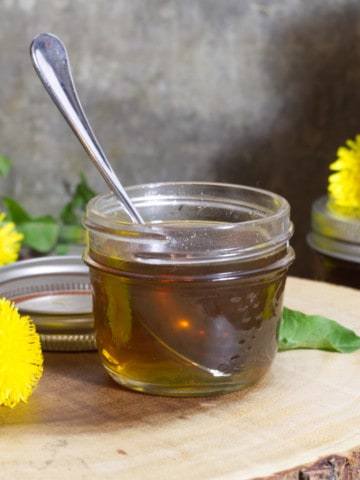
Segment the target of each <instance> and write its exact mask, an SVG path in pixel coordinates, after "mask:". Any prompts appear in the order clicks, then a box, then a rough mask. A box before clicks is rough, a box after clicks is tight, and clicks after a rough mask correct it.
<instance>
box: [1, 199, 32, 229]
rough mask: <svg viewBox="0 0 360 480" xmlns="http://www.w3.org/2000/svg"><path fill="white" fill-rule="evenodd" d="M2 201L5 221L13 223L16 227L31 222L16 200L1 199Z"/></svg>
mask: <svg viewBox="0 0 360 480" xmlns="http://www.w3.org/2000/svg"><path fill="white" fill-rule="evenodd" d="M2 200H3V203H4V206H5V208H6V211H7V215H6V217H7V220H9V221H10V222H14V223H15V224H16V225H17V224H19V223H22V222H27V221H29V220H31V217H30V215H29V214H28V213H27V212H26V211H25V210H24V209H23V208H22V207H21V205H20V204H19V203H18V202H17V201H16V200H13V199H12V198H9V197H2Z"/></svg>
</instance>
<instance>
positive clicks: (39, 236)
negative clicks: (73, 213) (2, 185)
mask: <svg viewBox="0 0 360 480" xmlns="http://www.w3.org/2000/svg"><path fill="white" fill-rule="evenodd" d="M3 203H4V206H5V208H6V211H7V215H6V219H7V220H9V221H11V222H14V223H15V225H16V230H17V231H18V232H20V233H22V234H23V235H24V239H23V241H22V244H23V245H26V246H28V247H30V248H32V249H33V250H35V251H36V252H39V253H48V252H50V251H51V250H52V249H53V248H54V246H55V244H56V242H57V238H58V235H59V229H60V226H59V224H58V222H57V221H56V220H55V219H54V218H53V217H52V216H50V215H44V216H41V217H31V216H30V215H29V214H28V213H27V212H26V211H25V210H24V209H23V208H22V207H21V205H19V203H18V202H16V201H15V200H13V199H12V198H8V197H3Z"/></svg>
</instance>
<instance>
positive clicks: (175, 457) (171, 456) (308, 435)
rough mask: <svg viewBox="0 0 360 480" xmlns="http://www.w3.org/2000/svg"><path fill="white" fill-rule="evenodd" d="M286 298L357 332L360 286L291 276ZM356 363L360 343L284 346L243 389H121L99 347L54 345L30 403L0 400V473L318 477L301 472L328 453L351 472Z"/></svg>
mask: <svg viewBox="0 0 360 480" xmlns="http://www.w3.org/2000/svg"><path fill="white" fill-rule="evenodd" d="M285 304H286V305H287V306H288V307H290V308H296V309H299V310H302V311H305V312H307V313H319V314H323V315H327V316H329V317H331V318H334V319H336V320H337V321H339V322H341V323H342V324H344V325H347V326H348V327H351V328H353V329H355V330H356V331H357V332H358V333H360V292H359V291H357V290H352V289H348V288H344V287H337V286H333V285H329V284H323V283H318V282H312V281H309V280H302V279H297V278H291V277H290V278H289V279H288V283H287V287H286V297H285ZM359 373H360V351H359V352H355V353H352V354H346V355H345V354H335V353H326V352H319V351H294V352H283V353H279V354H278V355H277V357H276V360H275V362H274V365H273V367H272V369H271V371H270V373H269V374H268V375H267V376H266V378H264V379H263V380H262V381H261V382H260V383H259V384H257V385H256V386H255V387H252V388H249V389H247V390H245V391H242V392H238V393H232V394H228V395H224V396H219V397H207V398H188V399H186V398H185V399H178V398H160V397H153V396H149V395H143V394H139V393H133V392H130V391H127V390H125V389H122V388H120V387H119V386H118V385H116V384H115V383H114V382H113V381H112V380H111V379H110V378H109V377H108V376H107V374H106V373H105V371H104V370H103V368H102V366H101V365H100V364H99V360H98V358H97V354H96V353H77V354H74V353H71V354H56V353H52V354H51V353H47V354H46V355H45V371H44V375H43V378H42V380H41V382H40V384H39V387H38V388H37V390H36V391H35V392H34V394H33V396H32V397H31V398H30V400H29V402H28V404H21V405H18V406H17V407H16V408H15V409H13V410H10V409H8V408H6V407H0V472H1V473H0V477H1V479H2V480H3V479H4V480H7V479H11V480H13V479H17V478H19V479H20V478H21V479H24V478H26V479H37V480H41V479H46V480H48V479H52V480H56V479H63V478H64V476H66V475H67V476H68V478H71V479H100V478H101V479H103V478H106V479H126V480H129V479H130V480H132V479H139V480H140V479H141V480H147V479H157V480H158V479H169V480H176V479H181V480H183V479H186V480H191V479H196V480H201V479H221V480H225V479H226V480H229V479H236V480H242V479H246V480H247V479H251V478H265V477H268V476H270V475H272V474H275V473H276V472H281V471H285V470H289V469H290V470H291V471H290V472H288V473H281V474H279V475H276V476H275V477H274V478H277V479H280V478H287V479H290V478H291V479H295V478H296V479H298V478H304V479H310V478H311V480H312V479H313V478H314V479H315V478H320V477H316V476H303V477H301V476H299V471H300V470H301V469H302V471H303V472H305V471H306V468H307V469H309V468H312V469H313V472H314V471H315V470H314V469H316V468H324V465H325V467H326V468H330V467H331V458H332V459H333V464H334V465H335V463H336V461H338V464H337V466H336V468H338V470H339V471H340V470H341V469H342V471H343V472H344V471H345V470H346V469H347V471H349V468H350V467H351V468H352V467H353V466H354V465H355V463H356V461H358V460H359V459H360V454H359V453H358V452H360V374H359ZM335 454H337V455H338V457H335V456H334V455H335ZM329 458H330V460H329ZM321 459H326V460H321ZM356 459H357V460H356ZM352 461H353V462H354V463H353V464H352V465H349V464H348V463H349V462H350V463H351V462H352ZM316 462H318V463H317V464H316ZM321 462H323V463H321ZM324 462H325V463H324ZM329 462H330V463H329ZM341 462H342V463H341ZM305 464H308V466H307V467H301V468H300V467H299V466H301V465H305ZM340 464H342V466H341V465H340ZM311 465H312V466H311ZM321 465H322V467H321ZM331 468H333V469H334V471H335V467H331ZM354 468H355V467H354ZM308 471H310V470H308ZM295 475H297V476H295ZM304 475H305V474H304ZM339 475H342V473H340V474H339ZM359 477H360V475H359ZM359 477H355V476H354V477H349V478H353V479H355V478H359ZM321 478H334V479H336V478H348V477H342V476H335V475H333V476H331V477H330V476H328V477H321Z"/></svg>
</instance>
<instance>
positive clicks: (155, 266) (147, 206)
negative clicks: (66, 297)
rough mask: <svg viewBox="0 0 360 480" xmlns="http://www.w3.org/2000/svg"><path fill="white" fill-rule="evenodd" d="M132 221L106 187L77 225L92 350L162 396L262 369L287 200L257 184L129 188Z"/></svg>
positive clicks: (289, 254) (282, 265) (117, 373)
mask: <svg viewBox="0 0 360 480" xmlns="http://www.w3.org/2000/svg"><path fill="white" fill-rule="evenodd" d="M127 192H128V194H129V196H130V198H131V199H132V202H133V203H134V205H135V207H136V208H137V209H138V211H139V212H140V214H141V216H142V217H143V219H144V220H145V223H144V224H141V225H140V224H133V223H130V220H129V218H128V216H127V214H126V213H125V212H124V210H123V209H122V207H121V205H120V204H119V201H118V200H117V199H116V198H115V197H114V196H113V195H112V194H102V195H99V196H97V197H95V198H94V199H92V200H91V201H90V202H89V204H88V207H87V213H86V217H85V220H84V224H85V226H86V228H87V230H88V248H87V252H86V253H85V254H84V261H85V263H86V264H87V265H88V266H89V270H90V281H91V284H92V289H93V302H94V322H95V333H96V341H97V348H98V351H99V354H100V357H101V360H102V362H103V364H104V366H105V368H106V370H107V371H108V372H109V373H110V375H111V376H112V377H113V378H114V379H115V380H116V381H117V382H118V383H120V384H121V385H123V386H125V387H128V388H130V389H134V390H138V391H142V392H147V393H151V394H158V395H176V396H195V395H211V394H219V393H225V392H230V391H233V390H238V389H241V388H243V387H245V386H248V385H250V384H252V383H254V382H256V381H257V380H258V379H259V378H260V377H262V376H263V375H264V374H265V372H266V371H267V370H268V369H269V367H270V365H271V363H272V361H273V359H274V356H275V354H276V351H277V327H278V322H279V319H280V315H281V310H282V299H283V292H284V285H285V279H286V275H287V270H288V267H289V265H290V264H291V263H292V261H293V259H294V253H293V250H292V248H291V247H290V246H289V238H290V237H291V235H292V231H293V229H292V224H291V222H290V218H289V210H290V209H289V205H288V203H287V201H286V200H285V199H283V198H282V197H280V196H278V195H276V194H274V193H271V192H267V191H263V190H259V189H255V188H249V187H244V186H236V185H228V184H216V183H193V182H189V183H158V184H149V185H140V186H135V187H131V188H128V189H127Z"/></svg>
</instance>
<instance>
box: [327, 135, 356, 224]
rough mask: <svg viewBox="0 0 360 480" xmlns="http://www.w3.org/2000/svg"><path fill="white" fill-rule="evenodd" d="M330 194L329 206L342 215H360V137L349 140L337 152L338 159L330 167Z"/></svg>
mask: <svg viewBox="0 0 360 480" xmlns="http://www.w3.org/2000/svg"><path fill="white" fill-rule="evenodd" d="M330 170H332V171H333V172H335V173H332V174H331V175H330V176H329V185H328V193H329V199H330V203H329V206H330V207H331V208H333V209H335V210H338V211H340V212H342V213H345V214H348V215H352V216H359V215H360V135H357V136H356V137H355V140H347V142H346V146H343V147H340V148H339V149H338V151H337V159H336V161H335V162H333V163H332V164H331V165H330Z"/></svg>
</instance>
